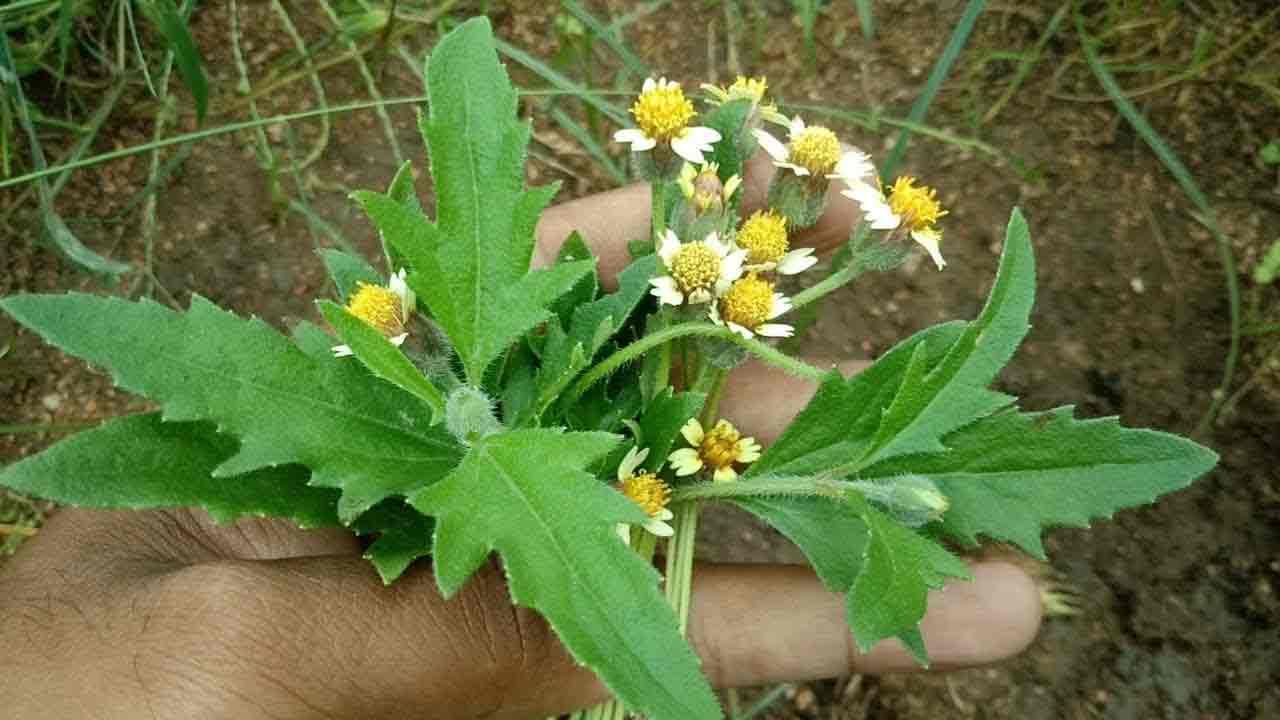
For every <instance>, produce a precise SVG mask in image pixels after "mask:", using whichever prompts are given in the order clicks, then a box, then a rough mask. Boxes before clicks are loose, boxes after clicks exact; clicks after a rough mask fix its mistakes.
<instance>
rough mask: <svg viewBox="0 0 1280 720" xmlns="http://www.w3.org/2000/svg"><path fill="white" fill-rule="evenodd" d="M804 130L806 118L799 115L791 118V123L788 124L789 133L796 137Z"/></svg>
mask: <svg viewBox="0 0 1280 720" xmlns="http://www.w3.org/2000/svg"><path fill="white" fill-rule="evenodd" d="M802 132H804V120H802V119H801V118H800V116H799V115H797V116H795V117H793V118H791V124H790V125H788V126H787V135H788V136H790V137H792V138H794V137H795V136H797V135H799V134H800V133H802Z"/></svg>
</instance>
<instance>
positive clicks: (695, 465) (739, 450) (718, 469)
mask: <svg viewBox="0 0 1280 720" xmlns="http://www.w3.org/2000/svg"><path fill="white" fill-rule="evenodd" d="M680 434H681V435H683V436H684V439H685V440H687V441H688V442H689V444H690V445H692V447H687V448H681V449H680V450H676V451H675V452H673V453H671V455H670V456H668V458H667V459H668V460H670V461H671V467H673V468H675V471H676V475H677V476H679V477H684V476H686V475H692V474H694V473H696V472H698V471H699V470H702V469H703V468H706V469H709V470H711V471H712V472H711V479H712V480H714V481H715V482H729V481H730V480H735V479H737V477H738V471H737V470H735V469H734V467H733V466H734V464H738V465H745V464H747V463H750V462H755V461H756V460H759V459H760V443H758V442H756V441H755V438H749V437H745V438H744V437H742V433H740V432H738V429H737V428H735V427H734V426H733V423H731V422H729V421H728V420H719V421H717V422H716V424H715V426H714V427H712V428H711V430H710V431H709V432H706V431H704V430H703V429H702V423H700V422H698V418H689V422H687V423H685V424H684V427H682V428H680Z"/></svg>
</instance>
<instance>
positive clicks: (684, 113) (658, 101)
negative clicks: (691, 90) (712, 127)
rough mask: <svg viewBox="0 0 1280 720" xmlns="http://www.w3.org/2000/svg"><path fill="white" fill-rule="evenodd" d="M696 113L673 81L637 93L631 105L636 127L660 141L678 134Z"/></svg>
mask: <svg viewBox="0 0 1280 720" xmlns="http://www.w3.org/2000/svg"><path fill="white" fill-rule="evenodd" d="M696 114H697V113H695V112H694V110H693V103H692V102H691V101H690V100H689V99H688V98H686V97H685V96H684V90H681V89H680V86H679V85H678V84H676V83H665V84H658V85H657V86H655V87H653V88H651V89H649V90H647V91H645V92H642V93H640V97H638V98H636V102H635V104H634V105H632V106H631V115H632V117H634V118H635V119H636V125H637V126H638V127H639V128H640V130H641V131H642V132H644V134H645V136H646V137H650V138H653V139H654V140H658V141H661V142H670V141H671V139H672V138H675V137H679V136H680V134H681V133H683V132H684V131H685V128H687V127H689V121H690V120H692V119H693V118H694V116H695V115H696Z"/></svg>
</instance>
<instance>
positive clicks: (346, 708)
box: [142, 557, 1040, 718]
mask: <svg viewBox="0 0 1280 720" xmlns="http://www.w3.org/2000/svg"><path fill="white" fill-rule="evenodd" d="M170 586H171V588H172V589H173V591H174V592H175V594H177V596H179V597H184V598H194V599H196V600H198V602H194V601H193V607H194V609H192V608H187V609H186V610H182V611H180V612H179V613H178V616H179V617H180V618H182V621H181V623H180V624H179V625H178V626H177V627H176V629H172V630H166V625H165V623H164V621H163V619H161V618H157V617H155V614H154V613H153V614H152V615H153V616H152V617H151V618H150V619H149V622H150V625H151V630H150V633H151V637H153V638H154V637H155V636H156V633H164V632H177V633H179V634H185V642H188V643H190V644H191V645H192V646H193V648H191V649H194V648H195V647H198V648H199V653H198V654H197V656H198V657H201V658H207V659H209V661H210V662H216V663H217V664H218V665H219V666H220V667H227V668H235V669H236V670H237V672H236V673H235V676H234V677H232V678H229V679H228V680H227V682H233V683H234V687H235V688H236V692H235V693H234V694H228V693H215V697H222V698H224V701H225V702H228V703H231V705H228V706H227V707H223V708H222V711H224V714H226V715H227V716H247V715H248V714H252V713H251V712H250V710H251V709H252V707H251V706H249V705H237V704H235V703H266V704H265V705H263V706H264V707H266V706H270V707H272V708H274V709H275V710H276V711H278V712H280V713H281V714H282V715H289V714H290V713H289V712H288V711H289V710H291V709H292V710H297V711H299V712H302V711H304V710H307V709H309V710H310V711H311V713H312V714H317V713H331V714H333V715H336V716H339V717H347V716H351V717H356V716H359V717H403V716H404V715H405V714H406V713H409V714H412V713H413V712H417V711H429V710H430V709H432V708H442V707H447V708H450V715H451V716H456V717H493V718H527V717H543V716H547V715H552V714H556V713H560V712H565V711H568V710H572V709H576V708H581V707H587V706H589V705H592V704H594V703H597V702H600V701H602V700H604V699H605V698H606V696H607V695H606V691H605V689H604V688H603V686H602V685H600V684H599V682H598V681H597V680H596V679H595V678H594V677H593V676H592V675H591V673H590V672H588V671H587V670H585V669H584V668H581V667H579V666H578V665H576V664H575V663H574V662H573V660H572V658H571V657H570V656H569V654H568V652H567V651H566V650H564V649H563V647H562V646H561V645H560V644H559V642H558V641H557V640H556V638H555V636H554V634H553V633H552V631H551V630H550V629H549V628H548V627H547V626H546V624H545V623H544V622H543V621H542V619H541V618H540V617H538V616H537V615H536V614H535V613H533V612H531V611H529V610H526V609H521V608H513V607H512V606H511V604H510V599H509V597H508V594H507V589H506V586H505V583H504V582H503V578H502V574H501V571H500V570H499V569H498V568H497V567H496V566H494V565H490V566H486V568H484V569H483V570H482V571H481V572H479V573H478V574H477V575H476V576H475V577H473V578H472V579H471V580H470V581H469V582H468V583H467V585H466V586H465V587H464V588H463V590H462V591H460V592H459V594H458V595H457V596H456V597H454V598H452V599H450V600H447V601H446V600H444V599H443V598H441V597H440V594H439V592H438V591H437V589H436V587H435V583H434V582H433V580H432V578H431V575H430V573H429V571H424V570H417V571H415V572H412V573H410V574H409V575H407V576H406V577H405V578H403V579H402V580H401V581H399V582H397V583H396V584H395V585H393V586H391V587H383V586H382V584H381V583H380V582H379V581H378V579H377V577H376V576H375V575H374V574H373V572H372V571H371V570H370V569H369V568H368V567H367V566H366V565H365V564H364V563H362V562H361V561H359V560H357V559H355V558H351V559H348V558H338V557H330V558H300V559H294V560H287V561H281V562H276V563H235V564H226V563H223V564H214V565H207V566H197V567H196V568H192V569H191V571H190V572H189V573H187V574H186V575H185V576H182V577H180V579H179V581H176V582H174V583H171V584H170ZM193 613H194V614H193ZM1039 622H1040V605H1039V600H1038V594H1037V592H1036V589H1035V585H1034V583H1033V582H1032V581H1031V579H1030V578H1029V577H1027V576H1026V575H1025V574H1024V573H1023V572H1022V571H1021V570H1019V569H1017V568H1016V567H1014V566H1013V565H1010V564H1007V563H1001V562H993V563H981V564H978V565H975V566H974V581H973V582H972V583H971V584H966V583H954V584H951V585H948V586H947V587H946V589H944V590H942V591H939V592H935V593H933V596H932V598H931V600H930V610H929V614H928V616H927V617H926V618H925V621H924V626H923V627H924V636H925V642H926V645H927V646H928V648H929V652H930V654H931V656H932V657H933V661H934V667H938V668H954V667H964V666H969V665H976V664H982V663H989V662H994V661H997V660H1001V659H1004V658H1007V657H1009V656H1011V655H1014V654H1016V653H1018V652H1020V651H1021V650H1022V649H1023V648H1025V647H1026V646H1027V645H1028V644H1029V643H1030V642H1031V641H1032V639H1033V638H1034V637H1035V633H1036V630H1037V628H1038V626H1039ZM211 625H213V626H214V627H213V629H210V626H211ZM691 638H692V641H693V643H694V646H695V649H696V650H697V651H698V653H699V654H700V655H701V656H702V658H703V663H704V670H705V672H706V673H707V674H708V676H709V678H710V679H711V680H712V682H713V683H714V684H716V685H717V686H722V687H731V686H740V685H756V684H763V683H769V682H777V681H799V680H807V679H814V678H820V677H831V676H837V675H842V674H847V673H850V672H862V673H879V672H890V671H900V670H913V669H916V666H915V664H914V662H913V661H912V660H911V658H910V657H909V656H908V655H907V653H906V652H905V651H904V650H902V648H901V647H900V646H898V645H897V643H896V642H894V641H888V642H884V643H881V644H880V645H878V646H876V647H875V648H874V649H873V650H872V651H871V652H870V653H867V654H865V655H864V654H859V653H858V652H857V651H856V650H855V649H854V645H853V642H852V640H851V639H850V637H849V628H848V626H847V625H846V623H845V607H844V600H843V598H842V597H841V596H839V595H836V594H833V593H829V592H827V591H826V590H824V589H823V587H822V585H821V584H820V582H819V581H818V580H817V578H816V577H815V576H814V575H813V573H812V572H811V571H810V570H808V569H807V568H801V567H791V566H760V565H750V566H749V565H712V566H701V567H699V570H698V573H697V575H696V578H695V582H694V599H693V621H692V628H691ZM184 649H187V648H185V646H179V647H171V650H172V651H173V652H182V651H183V650H184ZM166 656H168V655H166ZM184 657H185V656H184ZM142 670H143V671H151V669H149V668H143V669H142ZM281 687H286V688H289V689H290V691H291V692H289V693H287V694H282V693H281V692H280V691H279V688H281ZM301 698H305V699H306V700H305V702H306V707H302V706H301V705H300V706H299V707H297V708H292V707H291V706H290V703H294V702H296V703H301V702H302V700H301ZM308 716H310V715H308Z"/></svg>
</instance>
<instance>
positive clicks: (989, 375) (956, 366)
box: [858, 208, 1035, 467]
mask: <svg viewBox="0 0 1280 720" xmlns="http://www.w3.org/2000/svg"><path fill="white" fill-rule="evenodd" d="M1034 300H1035V258H1034V256H1033V254H1032V251H1031V234H1030V232H1028V230H1027V223H1026V220H1025V219H1023V217H1022V213H1021V212H1020V211H1019V210H1017V209H1016V208H1015V209H1014V211H1013V216H1012V217H1011V218H1010V219H1009V227H1008V230H1007V232H1006V233H1005V241H1004V252H1003V254H1002V255H1001V256H1000V269H999V270H998V271H997V273H996V281H995V284H994V285H993V286H992V288H991V293H990V295H989V296H988V297H987V303H986V306H985V307H984V308H983V309H982V313H981V314H980V315H979V316H978V318H977V319H976V320H974V321H973V322H971V323H969V325H968V327H966V328H965V331H964V333H963V334H962V335H961V336H960V338H959V339H957V340H956V342H955V344H953V345H952V346H951V349H950V350H949V351H948V352H947V356H946V357H945V358H943V360H942V362H940V363H938V364H937V365H936V366H932V364H931V363H930V361H929V358H928V357H926V356H925V354H924V351H923V350H919V351H917V354H916V356H914V357H913V358H912V359H911V362H910V363H909V364H908V366H907V369H906V370H905V373H904V378H903V380H902V383H901V386H900V388H899V392H898V395H897V396H896V397H895V398H894V399H893V402H892V404H891V405H890V406H889V408H888V410H887V411H886V412H885V414H884V418H883V419H882V421H881V423H880V427H879V429H878V430H877V431H876V435H875V438H874V439H873V441H872V444H871V447H870V448H868V449H867V450H866V451H865V453H864V455H863V457H862V458H861V459H860V460H859V463H858V464H859V465H860V466H864V467H865V466H866V465H870V464H872V463H874V462H878V461H881V460H886V459H888V458H891V457H894V456H897V455H908V454H911V453H921V452H939V451H941V450H942V449H943V448H942V444H941V441H940V440H941V438H942V436H944V435H946V434H947V433H949V432H951V431H952V430H955V429H956V428H959V427H962V426H964V425H966V424H968V423H970V422H973V421H974V420H976V419H978V418H980V417H984V416H986V415H989V414H991V413H992V412H995V411H996V410H998V409H1000V408H1001V407H1005V406H1007V405H1009V404H1011V403H1012V402H1013V398H1012V397H1010V396H1008V395H1005V394H1003V393H997V392H993V391H991V390H988V389H987V386H988V385H990V384H991V381H992V380H994V379H995V376H996V374H997V373H998V372H1000V369H1001V368H1002V367H1004V365H1005V363H1007V362H1008V361H1009V358H1011V357H1012V356H1013V353H1014V351H1015V350H1017V348H1018V345H1019V344H1021V342H1022V338H1023V337H1024V336H1025V335H1026V334H1027V329H1028V328H1029V327H1030V325H1029V323H1028V319H1029V317H1030V315H1031V306H1032V303H1033V302H1034Z"/></svg>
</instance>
